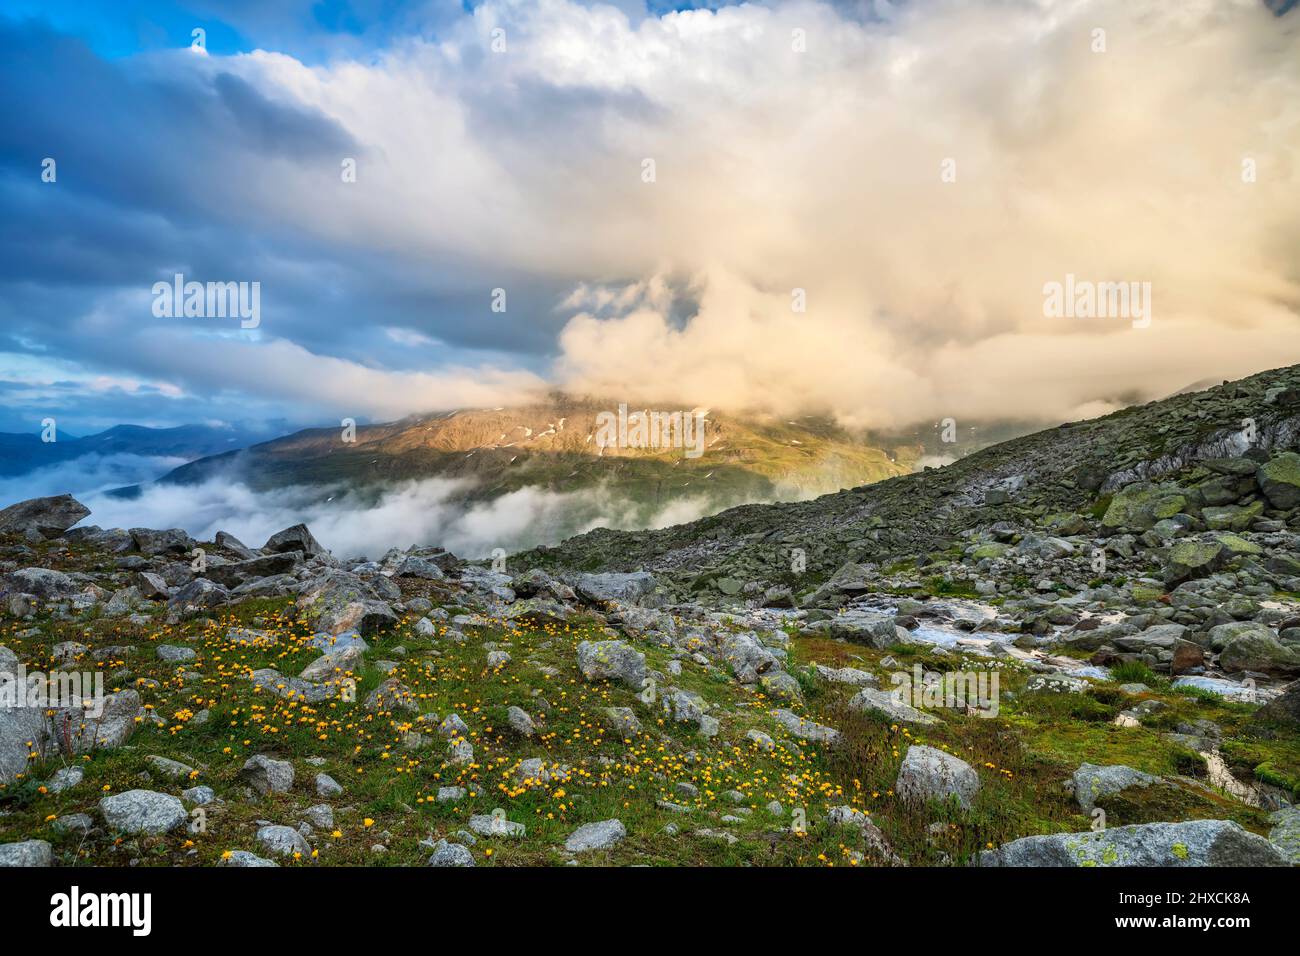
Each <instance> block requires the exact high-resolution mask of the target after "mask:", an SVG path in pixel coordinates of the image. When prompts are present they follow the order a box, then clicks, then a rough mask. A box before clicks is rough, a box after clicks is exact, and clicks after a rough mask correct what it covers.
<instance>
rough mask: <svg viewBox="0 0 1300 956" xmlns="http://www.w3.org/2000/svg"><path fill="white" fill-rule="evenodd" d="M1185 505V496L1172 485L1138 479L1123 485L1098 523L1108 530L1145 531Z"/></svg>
mask: <svg viewBox="0 0 1300 956" xmlns="http://www.w3.org/2000/svg"><path fill="white" fill-rule="evenodd" d="M1186 507H1187V498H1186V497H1184V495H1183V494H1182V493H1181V492H1180V491H1179V490H1178V489H1177V487H1175V486H1173V485H1154V484H1151V483H1150V482H1145V481H1138V482H1134V483H1133V484H1131V485H1127V486H1125V487H1124V488H1123V489H1121V490H1120V492H1119V493H1118V494H1116V495H1115V497H1114V498H1112V499H1111V502H1110V506H1109V507H1108V508H1107V509H1106V513H1105V514H1104V515H1102V518H1101V523H1102V525H1103V526H1104V527H1106V528H1109V529H1111V530H1117V529H1120V528H1125V529H1128V530H1131V531H1149V530H1151V528H1153V527H1155V524H1156V522H1157V521H1160V520H1162V519H1164V518H1172V517H1173V516H1174V515H1176V514H1180V513H1181V512H1182V511H1183V510H1184V509H1185V508H1186Z"/></svg>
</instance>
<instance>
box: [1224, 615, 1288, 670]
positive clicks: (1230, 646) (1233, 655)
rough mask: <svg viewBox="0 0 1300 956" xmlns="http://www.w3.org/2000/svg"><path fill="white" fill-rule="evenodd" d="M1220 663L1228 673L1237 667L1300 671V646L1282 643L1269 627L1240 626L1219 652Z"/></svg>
mask: <svg viewBox="0 0 1300 956" xmlns="http://www.w3.org/2000/svg"><path fill="white" fill-rule="evenodd" d="M1225 626H1226V625H1225ZM1216 630H1217V628H1216ZM1211 639H1212V640H1213V636H1212V637H1211ZM1219 666H1220V667H1222V668H1223V669H1224V670H1225V671H1227V672H1228V673H1229V674H1232V673H1236V672H1238V671H1258V672H1259V673H1262V674H1283V675H1286V674H1291V675H1294V674H1300V650H1297V649H1296V648H1294V647H1290V646H1288V645H1286V644H1283V643H1282V642H1281V641H1279V640H1278V639H1277V638H1276V637H1274V636H1273V632H1272V631H1270V630H1269V629H1268V628H1267V627H1263V626H1257V627H1255V628H1250V629H1241V630H1239V631H1238V632H1237V633H1236V634H1235V635H1233V636H1232V637H1230V638H1229V639H1228V640H1227V641H1226V643H1225V644H1224V646H1223V650H1222V651H1220V652H1219Z"/></svg>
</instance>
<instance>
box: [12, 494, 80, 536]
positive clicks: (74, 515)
mask: <svg viewBox="0 0 1300 956" xmlns="http://www.w3.org/2000/svg"><path fill="white" fill-rule="evenodd" d="M88 514H90V509H89V508H87V507H86V506H85V505H83V504H82V503H81V502H80V501H78V500H77V499H76V498H74V497H72V495H52V496H50V497H48V498H28V499H27V500H26V501H20V502H18V503H17V504H13V505H10V506H9V507H7V508H5V509H3V510H0V534H7V533H17V534H22V533H23V532H25V531H35V532H37V533H38V534H40V535H42V536H43V537H46V538H57V537H59V536H60V535H62V534H63V532H65V531H67V530H68V529H69V528H71V527H72V526H73V525H74V524H76V523H77V522H78V521H80V520H81V519H82V518H84V517H86V516H87V515H88Z"/></svg>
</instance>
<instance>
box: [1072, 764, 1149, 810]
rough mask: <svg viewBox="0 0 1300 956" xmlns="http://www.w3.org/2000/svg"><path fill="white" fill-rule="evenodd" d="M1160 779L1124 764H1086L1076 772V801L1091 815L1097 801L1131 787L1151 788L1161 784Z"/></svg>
mask: <svg viewBox="0 0 1300 956" xmlns="http://www.w3.org/2000/svg"><path fill="white" fill-rule="evenodd" d="M1161 782H1162V781H1161V779H1160V778H1159V777H1155V776H1152V775H1151V774H1149V773H1143V772H1142V771H1141V770H1134V769H1133V768H1132V767H1126V766H1124V765H1123V764H1114V765H1111V766H1098V765H1097V764H1091V763H1085V764H1082V765H1081V766H1080V767H1079V769H1078V770H1076V771H1075V772H1074V799H1075V800H1076V801H1078V804H1079V807H1080V809H1082V810H1083V811H1084V812H1085V813H1090V812H1091V811H1092V808H1093V807H1094V806H1095V805H1096V803H1097V801H1098V800H1100V799H1101V798H1103V797H1108V796H1110V795H1111V794H1113V793H1119V792H1120V791H1121V790H1127V789H1128V788H1129V787H1149V786H1151V785H1152V784H1156V783H1161Z"/></svg>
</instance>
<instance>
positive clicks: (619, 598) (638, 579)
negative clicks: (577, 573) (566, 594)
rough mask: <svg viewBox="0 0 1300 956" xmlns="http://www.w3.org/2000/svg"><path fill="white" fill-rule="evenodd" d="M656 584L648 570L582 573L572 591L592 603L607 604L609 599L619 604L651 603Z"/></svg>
mask: <svg viewBox="0 0 1300 956" xmlns="http://www.w3.org/2000/svg"><path fill="white" fill-rule="evenodd" d="M657 584H658V582H657V581H655V577H654V575H653V574H651V573H650V572H649V571H633V572H631V573H627V574H620V573H612V572H611V573H606V574H584V575H582V576H581V577H580V578H578V583H577V585H576V586H575V587H574V591H576V592H577V594H578V596H579V597H581V598H583V599H584V600H587V601H590V602H591V603H593V604H607V603H609V602H611V601H615V602H618V603H620V604H649V603H653V597H654V594H655V588H656V587H657Z"/></svg>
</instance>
